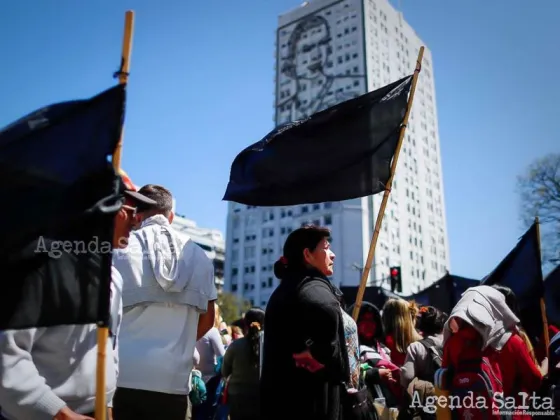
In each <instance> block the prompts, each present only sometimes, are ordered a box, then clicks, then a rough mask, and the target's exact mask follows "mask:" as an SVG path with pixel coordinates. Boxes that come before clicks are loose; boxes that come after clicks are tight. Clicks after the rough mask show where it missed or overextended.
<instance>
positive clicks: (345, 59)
mask: <svg viewBox="0 0 560 420" xmlns="http://www.w3.org/2000/svg"><path fill="white" fill-rule="evenodd" d="M422 45H425V44H424V43H423V42H422V41H421V40H420V38H419V37H418V36H417V35H416V33H415V32H414V30H413V29H412V28H411V27H410V25H408V23H406V21H405V20H404V19H403V16H402V14H401V13H400V12H398V11H397V10H395V9H394V8H393V7H392V6H391V4H390V3H389V2H388V1H387V0H313V1H311V2H308V3H304V4H303V5H301V6H300V7H298V8H297V9H295V10H292V11H290V12H288V13H286V14H285V15H282V16H280V17H279V23H278V30H277V40H276V80H275V81H276V100H275V114H274V115H275V117H274V121H275V124H276V125H279V124H282V123H285V122H289V121H293V120H297V119H300V118H302V117H305V116H308V115H311V114H313V113H315V112H317V111H320V110H322V109H325V108H328V107H330V106H333V105H335V104H336V103H339V102H341V101H344V100H347V99H350V98H353V97H356V96H359V95H362V94H364V93H366V92H368V91H372V90H375V89H377V88H380V87H381V86H384V85H387V84H389V83H391V82H393V81H395V80H398V79H400V78H402V77H404V76H406V75H409V74H412V72H413V71H414V68H415V64H416V58H417V55H418V51H419V48H420V46H422ZM326 182H328V181H326ZM381 198H382V194H378V195H376V196H374V197H365V198H361V199H354V200H348V201H344V202H337V203H323V204H311V205H302V206H291V207H279V208H271V207H268V208H250V207H248V206H244V205H240V204H235V203H230V204H229V210H228V223H227V247H226V249H227V258H226V276H225V278H226V289H228V290H231V291H233V292H235V293H238V294H239V295H240V297H241V296H243V297H244V298H246V299H248V300H251V301H252V302H253V303H254V304H256V305H265V304H266V302H267V301H268V298H269V296H270V294H271V292H272V291H273V289H274V287H275V285H276V284H277V283H276V280H275V279H274V276H273V273H272V265H273V263H274V261H276V259H277V258H278V257H279V256H280V255H282V246H283V243H284V241H285V238H286V236H287V234H288V233H289V232H291V231H292V230H293V229H295V228H298V227H300V226H301V225H302V224H306V223H309V222H311V223H316V224H320V225H326V226H328V227H330V228H331V230H332V237H333V240H332V248H333V251H334V252H335V253H336V264H335V274H334V276H333V282H334V283H335V284H337V285H339V286H356V285H358V284H359V279H360V270H361V269H362V267H363V265H364V264H365V260H366V257H367V253H368V248H369V244H370V240H371V236H372V234H373V229H374V224H375V217H376V215H377V212H378V209H379V207H380V203H381ZM394 266H399V267H401V273H402V280H403V289H404V290H403V293H405V294H409V293H414V292H416V291H418V290H422V289H423V288H425V287H427V286H428V285H429V284H431V283H432V282H434V281H435V280H437V279H438V278H440V277H441V276H443V275H444V274H445V272H446V271H447V270H449V248H448V241H447V228H446V219H445V204H444V196H443V180H442V168H441V159H440V145H439V135H438V122H437V112H436V104H435V87H434V79H433V70H432V54H431V52H430V50H429V49H426V50H425V52H424V60H423V63H422V72H421V75H420V78H419V81H418V86H417V89H416V95H415V99H414V105H413V110H412V115H411V118H410V121H409V125H408V128H407V134H406V137H405V142H404V145H403V149H402V151H401V154H400V157H399V162H398V167H397V175H396V178H395V182H394V184H393V188H392V192H391V195H390V200H389V204H388V206H387V209H386V212H385V217H384V221H383V227H382V232H381V234H380V237H379V241H378V243H377V249H376V251H375V261H374V266H373V268H372V271H371V275H370V278H369V279H368V281H369V283H368V284H369V285H373V284H376V285H379V284H381V282H382V281H383V280H384V279H387V277H388V276H389V271H390V267H394Z"/></svg>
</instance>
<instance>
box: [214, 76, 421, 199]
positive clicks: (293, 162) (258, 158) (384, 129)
mask: <svg viewBox="0 0 560 420" xmlns="http://www.w3.org/2000/svg"><path fill="white" fill-rule="evenodd" d="M411 83H412V76H408V77H405V78H403V79H401V80H399V81H397V82H395V83H392V84H390V85H388V86H385V87H383V88H381V89H378V90H376V91H374V92H370V93H367V94H365V95H362V96H360V97H358V98H355V99H351V100H349V101H346V102H343V103H341V104H338V105H335V106H334V107H332V108H329V109H327V110H325V111H321V112H319V113H317V114H314V115H312V116H311V117H309V118H307V119H305V120H302V121H297V122H294V123H290V124H287V125H284V126H280V127H277V128H276V129H274V130H273V131H272V132H270V133H269V134H268V135H267V136H266V137H265V138H264V139H263V140H261V141H259V142H257V143H255V144H253V145H251V146H249V147H247V148H246V149H245V150H243V151H242V152H241V153H239V155H237V157H236V158H235V160H234V161H233V164H232V165H231V174H230V180H229V183H228V186H227V190H226V193H225V195H224V200H227V201H235V202H238V203H242V204H247V205H253V206H286V205H294V204H304V203H320V202H324V201H342V200H348V199H352V198H358V197H364V196H367V195H372V194H377V193H378V192H380V191H383V190H384V189H385V184H386V183H387V181H388V180H389V177H390V172H391V170H390V167H391V161H392V159H393V156H394V154H395V149H396V147H397V143H398V139H399V134H400V129H401V125H402V122H403V118H404V115H405V112H406V109H407V105H408V94H409V91H410V87H411Z"/></svg>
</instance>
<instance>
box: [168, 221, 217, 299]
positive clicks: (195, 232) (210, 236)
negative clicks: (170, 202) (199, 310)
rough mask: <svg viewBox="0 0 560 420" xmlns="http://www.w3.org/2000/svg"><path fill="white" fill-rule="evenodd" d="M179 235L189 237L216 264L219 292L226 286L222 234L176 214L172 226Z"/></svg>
mask: <svg viewBox="0 0 560 420" xmlns="http://www.w3.org/2000/svg"><path fill="white" fill-rule="evenodd" d="M171 227H173V228H174V229H175V230H177V231H178V232H179V233H183V234H186V235H188V236H189V237H190V238H191V239H192V240H193V241H194V242H195V243H196V244H197V245H198V246H200V247H201V248H202V249H203V250H204V251H205V252H206V255H208V258H210V259H211V260H212V262H213V263H214V278H215V284H216V288H217V289H218V291H221V290H222V289H223V286H224V263H225V240H224V236H223V235H222V232H220V231H219V230H216V229H206V228H201V227H199V226H197V224H196V223H195V222H194V221H193V220H190V219H187V218H186V217H185V216H181V215H178V214H175V217H174V218H173V223H172V224H171Z"/></svg>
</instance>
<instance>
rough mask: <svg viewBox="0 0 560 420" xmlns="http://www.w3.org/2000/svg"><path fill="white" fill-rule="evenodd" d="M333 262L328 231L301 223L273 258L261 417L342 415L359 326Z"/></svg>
mask: <svg viewBox="0 0 560 420" xmlns="http://www.w3.org/2000/svg"><path fill="white" fill-rule="evenodd" d="M334 261H335V255H334V253H333V252H332V250H331V246H330V231H329V230H328V229H325V228H322V227H319V226H304V227H301V228H299V229H296V230H294V231H293V232H291V233H290V234H289V235H288V237H287V238H286V242H285V243H284V247H283V255H282V256H281V257H280V258H279V259H278V261H276V263H275V264H274V274H275V275H276V277H277V278H278V279H279V280H280V284H279V285H278V287H277V288H276V290H274V292H273V293H272V295H271V296H270V299H269V301H268V305H267V307H266V334H264V345H263V358H262V374H261V389H260V392H261V408H262V411H261V418H262V419H266V420H286V419H294V420H296V419H298V420H299V419H313V420H341V419H342V418H343V416H344V409H345V408H346V407H348V405H344V401H346V400H349V399H350V397H347V395H348V392H347V388H348V387H352V388H354V389H355V390H356V389H357V388H358V387H359V386H360V383H359V380H360V363H359V351H358V333H357V327H356V323H355V322H354V321H353V320H352V318H351V317H350V316H348V314H346V312H344V310H343V309H342V307H341V303H340V299H339V294H338V292H337V289H336V288H335V287H334V285H333V284H332V283H331V282H330V280H329V277H331V276H332V275H333V273H334ZM286 331H288V333H287V334H286ZM360 391H361V390H360ZM345 393H346V394H345ZM355 394H357V393H355ZM360 395H361V393H360ZM343 398H344V400H343ZM353 407H354V406H352V408H353ZM364 407H365V406H364Z"/></svg>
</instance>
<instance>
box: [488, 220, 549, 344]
mask: <svg viewBox="0 0 560 420" xmlns="http://www.w3.org/2000/svg"><path fill="white" fill-rule="evenodd" d="M539 241H540V238H539V235H538V229H537V224H536V223H535V224H533V226H531V228H530V229H529V230H528V231H527V232H526V233H525V234H524V235H523V236H522V237H521V239H520V240H519V242H518V243H517V246H516V247H515V248H514V249H513V250H512V251H511V252H510V253H509V254H508V255H507V256H506V257H505V258H504V259H503V260H502V262H501V263H500V264H499V265H498V266H497V267H496V268H495V269H494V271H492V272H491V273H490V274H489V275H488V276H487V277H486V278H485V279H484V280H483V284H485V285H487V286H491V285H494V284H499V285H502V286H506V287H509V288H510V289H511V290H512V291H513V292H514V293H515V296H516V298H517V303H518V306H519V311H520V314H519V315H520V319H521V323H522V325H523V327H524V328H525V331H526V332H527V334H528V335H529V337H530V338H531V340H532V341H533V343H537V342H539V341H540V340H542V337H543V330H544V328H543V320H542V316H541V306H540V300H541V298H542V297H543V296H544V282H543V274H542V267H541V254H540V245H539Z"/></svg>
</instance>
